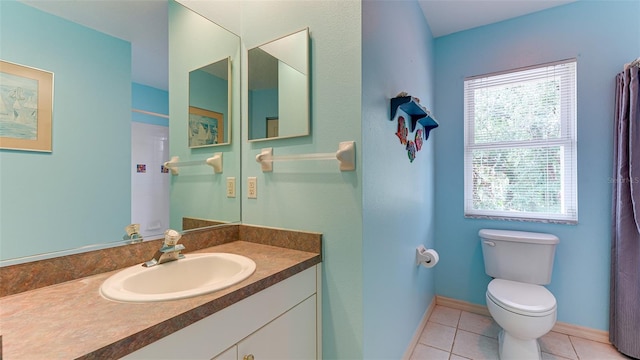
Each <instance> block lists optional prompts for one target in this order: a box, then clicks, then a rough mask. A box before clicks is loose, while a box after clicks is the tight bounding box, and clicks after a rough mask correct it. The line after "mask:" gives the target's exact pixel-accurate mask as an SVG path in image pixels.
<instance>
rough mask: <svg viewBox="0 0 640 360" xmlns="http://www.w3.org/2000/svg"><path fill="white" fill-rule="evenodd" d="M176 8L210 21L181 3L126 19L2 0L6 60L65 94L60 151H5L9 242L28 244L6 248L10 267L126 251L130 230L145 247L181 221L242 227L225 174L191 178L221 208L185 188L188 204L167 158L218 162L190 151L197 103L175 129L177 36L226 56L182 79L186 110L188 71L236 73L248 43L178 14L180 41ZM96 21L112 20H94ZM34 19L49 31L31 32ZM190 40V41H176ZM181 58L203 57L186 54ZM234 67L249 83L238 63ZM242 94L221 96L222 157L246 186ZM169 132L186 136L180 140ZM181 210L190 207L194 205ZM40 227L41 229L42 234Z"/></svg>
mask: <svg viewBox="0 0 640 360" xmlns="http://www.w3.org/2000/svg"><path fill="white" fill-rule="evenodd" d="M169 8H172V11H173V12H174V13H179V14H180V16H181V17H183V18H187V17H195V18H202V16H200V15H199V14H196V13H195V12H194V11H192V10H190V9H189V8H187V7H185V6H183V5H180V4H179V3H177V2H174V1H169V2H165V1H135V2H131V3H130V4H129V6H128V8H127V11H126V12H122V11H116V10H118V7H117V6H116V7H115V8H114V6H113V3H112V2H93V1H92V2H83V1H80V2H60V1H31V0H25V1H10V2H6V3H3V5H2V13H3V16H2V32H3V43H2V58H3V60H6V61H9V62H13V63H19V64H20V65H22V66H28V67H33V68H37V69H42V70H46V71H49V72H51V73H53V74H54V87H55V91H54V93H53V116H52V118H53V121H52V137H53V139H52V140H53V142H52V144H53V145H52V151H51V153H48V154H43V153H40V154H38V153H35V152H31V151H26V150H1V151H0V163H1V164H2V174H3V183H2V192H1V193H0V199H1V201H0V203H1V204H2V214H3V219H2V226H0V237H1V238H2V239H20V241H2V242H1V243H0V262H1V263H2V265H3V266H4V265H6V264H11V263H20V262H24V261H31V260H34V259H40V258H42V259H44V258H48V257H54V256H60V255H65V254H71V253H76V252H84V251H88V250H92V249H99V248H103V247H110V246H116V245H119V244H127V243H128V241H130V240H126V237H127V236H128V234H127V231H126V227H127V226H128V225H129V224H132V223H136V224H139V232H140V234H139V235H140V236H141V237H142V238H144V240H152V239H154V238H157V237H158V236H161V235H162V233H163V232H164V231H165V230H166V229H167V228H169V227H171V226H172V224H171V214H173V216H174V218H176V219H181V218H182V217H184V216H186V215H188V216H189V217H191V218H197V219H207V220H216V221H220V222H224V223H228V222H237V221H239V220H240V205H239V200H238V199H237V198H235V199H233V198H227V197H226V196H224V194H225V186H224V181H222V180H221V179H222V178H221V177H219V178H220V179H219V180H218V182H217V183H216V182H215V178H214V177H213V171H212V170H211V168H210V167H208V166H202V168H203V170H202V171H203V172H204V171H206V172H207V173H206V177H205V176H202V177H198V176H195V177H194V176H192V177H191V178H190V179H191V180H193V179H195V178H197V179H199V180H202V181H203V182H207V183H208V184H209V185H210V186H209V188H210V191H212V192H216V194H218V195H216V196H217V197H216V198H213V199H212V202H215V206H213V205H212V204H211V203H210V202H207V203H206V204H199V202H203V201H201V200H202V199H203V196H201V195H202V194H201V193H197V190H199V189H197V190H196V189H194V190H193V191H191V192H189V191H188V189H187V188H188V184H186V186H185V191H184V192H182V188H181V189H180V190H179V192H180V196H179V197H176V198H174V199H171V197H170V190H169V189H170V187H173V184H172V183H173V182H175V178H176V177H175V176H172V175H171V174H170V172H169V171H168V169H166V168H163V164H164V162H165V161H168V160H170V159H171V157H172V156H173V155H181V158H182V159H184V160H187V161H188V160H190V158H189V156H190V155H192V154H193V155H194V157H201V158H208V157H210V156H212V154H213V152H212V151H211V150H210V149H209V150H207V149H206V148H205V149H192V148H189V147H188V145H187V136H186V131H187V128H188V119H187V117H188V106H184V107H183V110H182V112H183V114H182V116H181V119H180V120H179V123H177V124H176V125H174V124H171V126H170V123H171V121H170V120H169V116H170V115H172V114H171V113H170V106H169V105H170V101H171V96H170V90H171V89H170V85H169V83H170V81H169V68H168V67H169V64H168V63H169V61H168V58H169V37H170V36H171V34H172V33H173V34H174V35H176V36H181V37H184V38H188V39H193V38H194V37H198V36H200V40H198V41H206V42H208V43H211V44H216V46H215V48H216V49H217V53H216V54H213V55H211V56H209V58H208V59H204V58H201V59H199V60H198V61H199V63H197V64H190V65H189V67H188V68H186V69H184V71H182V70H181V72H180V74H178V75H179V76H181V77H183V78H184V79H185V80H184V82H185V85H184V86H180V87H179V88H177V90H176V91H180V96H181V97H184V98H185V104H186V98H187V97H188V87H187V86H186V83H187V81H188V75H189V71H190V70H194V69H196V68H198V67H202V66H203V65H204V64H210V63H216V62H217V61H218V60H222V62H223V63H222V64H221V66H222V67H225V66H226V67H228V66H230V63H231V61H238V63H239V56H240V40H239V37H238V36H237V35H235V34H233V33H231V32H229V31H227V30H226V29H223V28H222V27H220V26H218V25H217V24H215V23H213V22H211V21H210V20H209V19H205V18H202V20H201V21H200V25H206V27H204V28H203V27H200V28H197V27H196V26H195V25H193V22H189V23H177V21H176V20H177V19H176V18H174V19H173V21H174V23H176V24H175V26H174V28H173V30H172V33H171V32H169V22H170V20H169ZM96 14H99V16H96ZM122 17H127V18H128V17H133V18H135V24H136V27H135V28H131V29H129V28H127V27H123V26H118V25H117V24H119V22H120V21H119V19H120V20H122V19H121V18H122ZM94 18H96V19H98V18H102V19H109V21H94V22H91V21H87V19H94ZM29 22H31V23H36V22H37V23H39V24H41V25H42V28H46V29H47V31H46V32H39V33H38V32H24V31H21V29H22V28H23V25H24V23H29ZM61 33H63V34H64V36H60V34H61ZM5 36H6V40H7V41H4V39H5ZM201 37H206V40H205V39H202V38H201ZM185 43H186V42H185V41H182V40H180V41H176V42H175V43H174V45H175V46H176V47H179V45H180V44H185ZM190 43H192V42H190ZM198 46H200V45H198ZM200 52H202V51H200ZM175 53H177V54H179V55H180V57H183V58H187V57H193V55H192V54H191V53H188V52H186V51H184V49H182V48H177V49H176V50H175ZM105 59H108V60H109V61H108V62H105ZM225 59H228V60H225ZM225 63H226V65H225ZM107 64H108V66H106V65H107ZM236 71H237V72H238V74H236V79H239V67H238V69H237V70H236ZM227 79H228V77H227V78H226V79H225V80H227ZM174 82H175V81H174ZM80 86H81V87H80ZM228 87H229V88H232V86H231V84H228ZM235 88H236V90H235V91H236V92H237V93H238V94H236V95H235V99H236V100H234V97H231V96H229V93H228V91H226V92H223V94H222V95H221V97H222V98H223V99H222V102H223V103H224V104H225V105H226V106H225V107H223V108H212V109H213V110H214V111H217V112H220V113H222V114H224V117H225V118H224V123H223V125H222V126H223V127H224V128H225V129H228V131H225V132H224V133H223V134H222V135H223V138H221V139H220V141H221V142H222V143H227V144H229V145H226V147H225V148H224V150H223V151H224V152H225V155H224V156H225V169H224V176H225V179H226V177H236V178H239V172H240V166H239V157H240V151H239V150H240V149H239V146H234V145H230V143H231V141H232V139H231V135H230V131H231V128H232V127H233V123H234V122H235V121H238V122H239V118H238V117H237V116H239V115H238V114H239V113H240V112H239V107H240V105H239V86H236V87H235ZM230 103H232V104H233V109H234V111H231V106H230V105H229V104H230ZM200 106H202V105H200ZM203 107H204V108H207V107H206V106H203ZM234 113H235V114H234ZM172 116H174V115H172ZM170 127H179V128H181V129H183V131H182V133H181V134H180V135H179V139H177V138H176V141H174V136H173V135H172V134H171V131H170ZM237 136H238V137H239V132H237ZM169 138H171V142H170V141H169ZM172 143H175V144H172ZM176 149H180V151H178V150H176ZM182 149H184V150H182ZM205 150H206V153H205ZM217 151H220V150H217ZM183 153H184V154H186V155H183ZM96 159H99V161H98V162H96ZM198 171H199V170H198ZM185 173H187V172H185ZM42 174H46V176H45V177H43V175H42ZM181 176H182V175H181ZM184 178H185V179H184V180H185V182H186V180H189V179H188V177H187V176H185V177H184ZM45 180H46V181H45ZM178 186H179V187H181V186H182V184H179V185H178ZM196 188H197V187H196ZM181 202H182V203H185V202H188V203H189V204H191V208H187V206H186V205H184V206H183V205H181V204H180V203H181ZM223 202H224V203H223ZM170 204H171V205H170ZM187 212H188V214H187ZM34 221H37V223H38V226H33V224H34ZM176 224H178V225H177V226H176V227H175V228H176V229H178V230H183V229H182V227H181V222H179V221H178V220H176ZM198 224H199V223H198ZM198 224H196V225H190V226H189V228H193V227H197V226H198ZM56 228H73V229H74V234H75V235H73V236H70V235H69V234H68V233H64V232H63V233H57V232H53V233H52V232H51V229H56ZM25 229H29V231H28V232H27V233H25ZM77 234H81V236H77ZM34 256H35V258H34ZM29 259H31V260H29Z"/></svg>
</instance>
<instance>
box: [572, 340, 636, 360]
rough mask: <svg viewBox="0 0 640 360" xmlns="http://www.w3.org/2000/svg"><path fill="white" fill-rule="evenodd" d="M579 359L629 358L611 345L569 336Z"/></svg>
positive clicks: (615, 359) (613, 359) (611, 359)
mask: <svg viewBox="0 0 640 360" xmlns="http://www.w3.org/2000/svg"><path fill="white" fill-rule="evenodd" d="M569 339H570V340H571V343H572V344H573V347H574V349H576V353H577V354H578V358H579V359H580V360H623V359H624V360H626V359H629V358H628V357H627V356H625V355H623V354H621V353H619V352H618V350H616V348H614V347H613V345H610V344H603V343H599V342H596V341H590V340H586V339H583V338H579V337H575V336H569Z"/></svg>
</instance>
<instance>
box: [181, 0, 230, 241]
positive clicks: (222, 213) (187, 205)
mask: <svg viewBox="0 0 640 360" xmlns="http://www.w3.org/2000/svg"><path fill="white" fill-rule="evenodd" d="M230 55H231V69H232V80H231V81H232V82H233V81H236V82H237V81H238V80H233V79H239V77H240V62H239V61H238V59H239V58H240V40H239V38H238V37H237V36H236V35H234V34H232V33H229V32H227V31H225V30H223V29H222V28H220V27H219V26H217V25H216V24H214V23H212V22H211V21H209V20H207V19H205V18H204V17H202V16H200V15H198V14H196V13H194V12H192V11H190V10H188V9H186V8H185V7H183V6H181V5H179V4H177V3H175V2H174V1H170V2H169V116H170V120H169V139H170V142H169V153H170V155H171V156H179V157H180V161H195V160H202V161H204V160H205V159H207V158H209V157H211V156H213V154H214V153H216V152H222V153H223V154H222V163H223V172H222V173H221V174H214V173H213V170H212V168H211V167H209V166H192V167H184V168H181V169H180V175H178V176H172V177H171V191H170V204H171V206H170V209H171V210H170V225H171V228H173V229H182V217H183V216H188V217H196V218H204V219H213V220H218V221H229V222H239V221H240V203H241V201H240V199H239V196H236V197H235V198H227V196H226V178H227V177H235V178H236V181H237V182H238V181H240V147H241V144H240V87H239V86H233V87H232V105H231V110H230V112H231V115H230V118H231V143H230V144H229V145H219V146H213V147H211V146H209V147H204V148H193V149H192V148H189V143H188V135H187V129H188V116H189V72H190V71H192V70H194V69H198V68H201V67H202V66H204V65H207V64H210V63H212V62H216V61H218V60H222V59H224V58H226V57H228V56H230ZM185 246H187V245H185Z"/></svg>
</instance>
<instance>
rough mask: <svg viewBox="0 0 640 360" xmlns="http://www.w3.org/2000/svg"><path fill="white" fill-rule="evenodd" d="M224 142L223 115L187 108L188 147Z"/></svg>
mask: <svg viewBox="0 0 640 360" xmlns="http://www.w3.org/2000/svg"><path fill="white" fill-rule="evenodd" d="M222 142H224V115H222V114H221V113H219V112H215V111H211V110H205V109H201V108H197V107H195V106H189V147H190V148H195V147H204V146H211V145H215V144H220V143H222Z"/></svg>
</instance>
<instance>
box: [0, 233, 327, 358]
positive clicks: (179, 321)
mask: <svg viewBox="0 0 640 360" xmlns="http://www.w3.org/2000/svg"><path fill="white" fill-rule="evenodd" d="M197 252H227V253H233V254H240V255H245V256H247V257H249V258H251V259H252V260H253V261H255V263H256V265H257V266H256V271H255V272H254V273H253V275H251V276H250V277H249V278H248V279H246V280H244V281H242V282H241V283H238V284H236V285H234V286H232V287H229V288H226V289H223V290H220V291H217V292H214V293H211V294H205V295H201V296H197V297H192V298H187V299H181V300H172V301H163V302H153V303H125V302H114V301H110V300H106V299H104V298H103V297H102V296H101V295H100V292H99V288H100V285H101V284H102V282H103V281H104V280H105V279H106V278H108V277H109V276H111V275H112V274H114V273H115V272H117V270H116V271H111V272H108V273H103V274H98V275H93V276H88V277H85V278H81V279H77V280H72V281H68V282H64V283H60V284H56V285H51V286H47V287H43V288H39V289H35V290H30V291H26V292H22V293H19V294H15V295H9V296H6V297H3V298H0V335H1V336H2V347H1V349H2V355H1V356H0V358H1V359H4V360H12V359H21V360H22V359H29V360H30V359H76V358H82V359H107V358H109V359H113V358H118V357H121V356H123V355H126V354H128V353H131V352H133V351H135V350H137V349H139V348H141V347H143V346H145V345H148V344H150V343H152V342H154V341H156V340H158V339H160V338H162V337H164V336H166V335H169V334H171V333H173V332H175V331H177V330H180V329H181V328H183V327H186V326H188V325H190V324H192V323H194V322H196V321H198V320H200V319H203V318H205V317H207V316H209V315H211V314H213V313H215V312H217V311H219V310H221V309H223V308H225V307H227V306H229V305H231V304H233V303H235V302H238V301H240V300H242V299H244V298H247V297H249V296H251V295H252V294H255V293H257V292H259V291H260V290H263V289H265V288H267V287H269V286H271V285H273V284H275V283H278V282H280V281H282V280H284V279H286V278H288V277H290V276H292V275H295V274H296V273H298V272H301V271H303V270H305V269H307V268H309V267H312V266H313V265H315V264H318V263H320V261H321V255H320V254H319V253H314V252H306V251H300V250H292V249H288V248H283V247H277V246H271V245H262V244H258V243H254V242H247V241H234V242H230V243H225V244H222V245H217V246H213V247H209V248H206V249H202V250H199V251H197ZM143 260H144V259H141V263H142V261H143Z"/></svg>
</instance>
